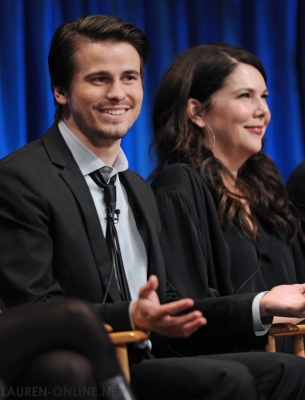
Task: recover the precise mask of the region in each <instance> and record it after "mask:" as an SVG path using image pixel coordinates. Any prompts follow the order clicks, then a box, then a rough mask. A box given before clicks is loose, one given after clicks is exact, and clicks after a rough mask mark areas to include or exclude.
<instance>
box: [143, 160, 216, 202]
mask: <svg viewBox="0 0 305 400" xmlns="http://www.w3.org/2000/svg"><path fill="white" fill-rule="evenodd" d="M151 187H152V189H153V191H154V193H155V195H158V194H160V193H164V192H170V191H176V192H180V193H181V194H184V195H186V196H188V197H193V196H195V197H196V196H199V195H201V196H202V194H203V193H202V192H204V193H207V192H209V189H208V187H207V185H206V183H205V182H204V181H203V179H202V178H201V176H200V174H199V173H198V172H197V171H196V170H195V169H194V168H193V167H191V166H190V165H188V164H172V165H169V166H167V167H166V168H164V169H163V170H162V171H160V172H159V173H158V175H157V176H156V177H155V178H154V179H153V181H152V183H151ZM199 192H200V194H199Z"/></svg>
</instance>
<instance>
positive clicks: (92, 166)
mask: <svg viewBox="0 0 305 400" xmlns="http://www.w3.org/2000/svg"><path fill="white" fill-rule="evenodd" d="M58 129H59V131H60V133H61V135H62V137H63V139H64V141H65V142H66V144H67V146H68V147H69V149H70V151H71V153H72V155H73V157H74V159H75V161H76V163H77V165H78V166H79V168H80V170H81V172H82V174H83V175H84V176H85V175H89V174H90V173H91V172H93V171H96V170H97V169H100V168H103V167H105V166H106V164H105V163H104V162H103V161H102V160H101V159H100V158H98V157H97V156H96V155H95V154H94V153H93V152H92V151H91V150H90V149H88V147H87V146H85V145H84V144H83V143H82V142H81V141H80V140H79V139H78V138H77V137H76V136H75V135H74V134H73V133H72V132H71V130H70V129H69V128H68V127H67V125H66V124H65V123H64V122H63V121H62V120H60V121H59V123H58ZM109 167H111V168H112V172H111V174H110V175H109V177H111V176H113V175H116V174H117V173H118V172H123V171H126V170H127V169H128V160H127V158H126V156H125V153H124V152H123V150H122V148H121V147H120V149H119V153H118V156H117V158H116V160H115V162H114V164H113V165H110V166H109Z"/></svg>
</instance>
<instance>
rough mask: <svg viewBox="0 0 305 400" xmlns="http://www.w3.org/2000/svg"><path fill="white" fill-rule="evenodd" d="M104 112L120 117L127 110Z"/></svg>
mask: <svg viewBox="0 0 305 400" xmlns="http://www.w3.org/2000/svg"><path fill="white" fill-rule="evenodd" d="M104 112H105V113H107V114H112V115H120V114H124V112H125V109H124V110H106V111H104Z"/></svg>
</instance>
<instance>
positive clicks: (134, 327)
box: [128, 300, 137, 330]
mask: <svg viewBox="0 0 305 400" xmlns="http://www.w3.org/2000/svg"><path fill="white" fill-rule="evenodd" d="M134 302H135V300H133V301H131V302H130V303H129V307H128V314H129V321H130V326H131V329H133V330H135V329H137V328H136V326H135V324H134V322H133V319H132V306H133V304H134Z"/></svg>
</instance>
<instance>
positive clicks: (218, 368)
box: [131, 352, 305, 400]
mask: <svg viewBox="0 0 305 400" xmlns="http://www.w3.org/2000/svg"><path fill="white" fill-rule="evenodd" d="M304 376H305V360H304V359H302V358H301V357H297V356H294V355H290V354H282V353H262V352H257V353H256V352H253V353H235V354H221V355H215V356H199V357H186V358H168V359H157V360H147V361H144V362H142V363H141V364H139V365H137V366H134V367H132V369H131V382H132V386H133V389H134V391H135V393H136V394H137V396H138V399H139V400H144V399H145V400H156V399H158V400H199V399H200V400H203V399H206V400H228V399H231V400H258V399H260V400H267V399H270V400H271V399H272V400H292V399H293V400H304V399H305V379H304Z"/></svg>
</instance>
